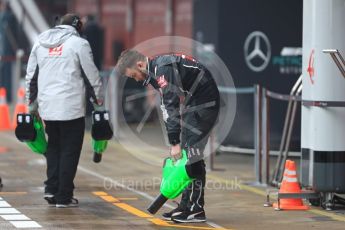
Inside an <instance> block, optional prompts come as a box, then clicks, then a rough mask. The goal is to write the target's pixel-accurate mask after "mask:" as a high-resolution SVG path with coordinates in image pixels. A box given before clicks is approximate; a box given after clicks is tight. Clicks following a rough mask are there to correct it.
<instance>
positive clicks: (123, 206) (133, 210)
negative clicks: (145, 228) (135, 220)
mask: <svg viewBox="0 0 345 230" xmlns="http://www.w3.org/2000/svg"><path fill="white" fill-rule="evenodd" d="M113 205H115V206H117V207H119V208H121V209H123V210H125V211H127V212H129V213H132V214H133V215H135V216H138V217H142V218H150V217H152V216H151V215H149V214H147V213H145V212H143V211H141V210H139V209H137V208H134V207H133V206H130V205H128V204H126V203H113Z"/></svg>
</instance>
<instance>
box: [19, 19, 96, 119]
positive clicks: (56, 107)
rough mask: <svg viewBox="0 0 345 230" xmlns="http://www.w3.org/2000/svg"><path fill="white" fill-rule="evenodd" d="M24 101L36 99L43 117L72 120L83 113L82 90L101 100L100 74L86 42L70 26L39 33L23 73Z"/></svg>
mask: <svg viewBox="0 0 345 230" xmlns="http://www.w3.org/2000/svg"><path fill="white" fill-rule="evenodd" d="M25 79H26V99H27V102H28V103H29V104H30V103H33V102H34V101H35V100H37V102H38V106H39V114H40V116H41V117H42V119H44V120H73V119H77V118H80V117H83V116H85V90H86V89H87V90H90V95H91V100H92V101H93V102H95V103H97V102H99V101H102V98H101V97H102V92H101V91H102V90H101V88H102V87H101V86H102V83H101V78H100V76H99V72H98V69H97V68H96V66H95V64H94V62H93V56H92V51H91V48H90V44H89V43H88V41H86V40H85V39H83V38H81V37H80V36H79V34H78V32H77V31H76V30H75V28H74V27H72V26H68V25H60V26H56V27H54V28H52V29H49V30H47V31H45V32H43V33H42V34H40V35H39V37H38V41H37V42H36V43H35V44H34V46H33V48H32V50H31V54H30V57H29V61H28V66H27V74H26V77H25Z"/></svg>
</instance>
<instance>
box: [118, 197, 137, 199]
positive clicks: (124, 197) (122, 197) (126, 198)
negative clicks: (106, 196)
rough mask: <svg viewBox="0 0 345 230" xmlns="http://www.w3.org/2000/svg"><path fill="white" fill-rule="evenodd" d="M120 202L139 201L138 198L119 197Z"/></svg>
mask: <svg viewBox="0 0 345 230" xmlns="http://www.w3.org/2000/svg"><path fill="white" fill-rule="evenodd" d="M117 199H119V200H138V198H137V197H117Z"/></svg>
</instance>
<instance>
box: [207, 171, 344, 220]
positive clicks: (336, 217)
mask: <svg viewBox="0 0 345 230" xmlns="http://www.w3.org/2000/svg"><path fill="white" fill-rule="evenodd" d="M207 177H208V178H210V179H214V180H216V181H219V182H223V183H231V181H229V180H226V179H224V178H221V177H218V176H215V175H207ZM240 187H241V189H243V190H246V191H248V192H252V193H256V194H258V195H261V196H265V197H266V195H267V194H266V192H265V191H262V190H260V189H257V188H254V187H251V186H248V185H243V184H241V185H240ZM307 212H311V213H314V214H317V215H321V216H327V217H329V218H332V219H333V220H337V221H342V222H345V217H343V216H339V215H337V214H334V213H332V212H329V211H323V210H319V209H315V208H311V209H309V210H307Z"/></svg>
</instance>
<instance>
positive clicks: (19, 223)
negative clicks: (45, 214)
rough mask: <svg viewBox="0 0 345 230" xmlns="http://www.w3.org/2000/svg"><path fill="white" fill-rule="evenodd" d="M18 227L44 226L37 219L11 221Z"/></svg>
mask: <svg viewBox="0 0 345 230" xmlns="http://www.w3.org/2000/svg"><path fill="white" fill-rule="evenodd" d="M10 223H11V224H13V225H14V227H16V228H42V226H41V225H39V224H38V223H37V222H36V221H10Z"/></svg>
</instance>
